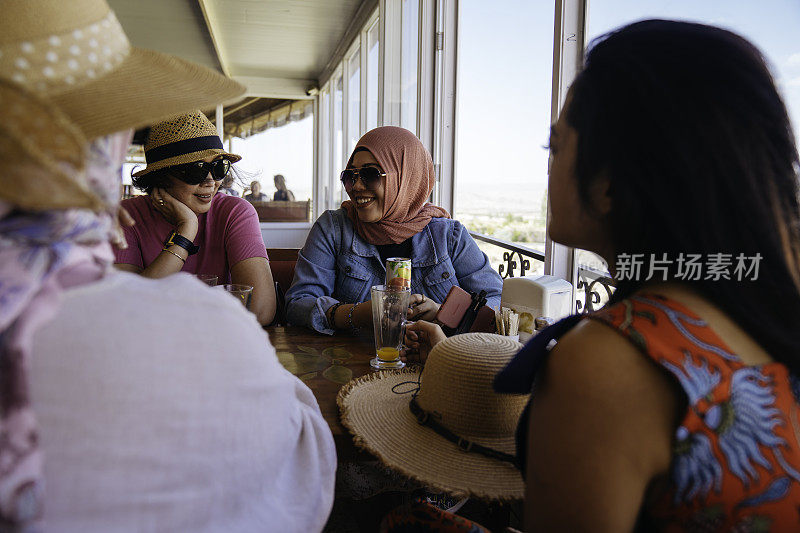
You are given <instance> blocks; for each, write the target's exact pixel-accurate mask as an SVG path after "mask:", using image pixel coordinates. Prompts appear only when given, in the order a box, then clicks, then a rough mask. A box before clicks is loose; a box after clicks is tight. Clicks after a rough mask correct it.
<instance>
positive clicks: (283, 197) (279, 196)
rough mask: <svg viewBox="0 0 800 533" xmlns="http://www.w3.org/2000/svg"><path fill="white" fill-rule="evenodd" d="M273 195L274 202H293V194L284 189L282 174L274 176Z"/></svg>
mask: <svg viewBox="0 0 800 533" xmlns="http://www.w3.org/2000/svg"><path fill="white" fill-rule="evenodd" d="M274 181H275V189H277V190H276V191H275V194H273V195H272V200H273V201H274V202H294V193H293V192H292V191H290V190H289V189H287V188H286V178H284V177H283V175H282V174H275V177H274Z"/></svg>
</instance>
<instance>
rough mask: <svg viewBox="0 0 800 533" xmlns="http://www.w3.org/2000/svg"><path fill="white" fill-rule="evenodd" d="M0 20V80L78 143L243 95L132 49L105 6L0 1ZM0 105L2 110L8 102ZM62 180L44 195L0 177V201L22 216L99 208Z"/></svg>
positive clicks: (97, 0) (192, 69) (201, 71)
mask: <svg viewBox="0 0 800 533" xmlns="http://www.w3.org/2000/svg"><path fill="white" fill-rule="evenodd" d="M3 20H4V21H6V22H7V23H4V24H3V31H2V32H0V78H2V79H4V80H8V81H9V82H11V83H15V84H17V85H19V86H21V87H23V88H24V89H25V90H27V91H29V92H31V93H35V94H36V95H38V97H41V98H44V99H46V101H48V102H51V103H52V104H53V105H54V107H55V108H57V109H58V110H59V112H60V113H62V114H63V115H64V116H66V118H67V119H68V120H69V121H70V122H71V123H72V124H74V125H75V127H76V128H77V130H78V131H79V132H80V134H81V135H82V136H83V137H84V138H85V139H93V138H96V137H100V136H103V135H107V134H109V133H113V132H116V131H121V130H126V129H130V128H138V127H141V126H146V125H148V124H152V123H154V122H156V121H158V120H160V119H163V118H165V117H169V116H173V115H176V114H178V113H185V112H188V111H190V110H192V109H196V108H198V107H203V106H208V105H212V104H217V103H220V102H223V101H226V100H230V99H232V98H235V97H237V96H239V95H241V94H242V93H243V92H244V87H243V86H242V85H240V84H238V83H236V82H234V81H233V80H230V79H228V78H226V77H225V76H222V75H221V74H219V73H217V72H214V71H213V70H210V69H207V68H205V67H201V66H199V65H195V64H193V63H190V62H188V61H184V60H182V59H178V58H176V57H173V56H170V55H166V54H161V53H158V52H153V51H150V50H144V49H140V48H135V47H133V46H131V45H130V42H129V41H128V38H127V37H126V36H125V32H124V31H123V29H122V26H120V24H119V22H118V21H117V18H116V16H115V15H114V12H113V11H111V9H110V8H109V6H108V4H107V3H106V1H105V0H70V1H69V2H64V1H63V0H24V1H14V2H4V3H3ZM0 104H2V106H3V111H4V112H6V111H9V109H7V107H8V105H9V104H8V102H0ZM9 112H10V111H9ZM69 176H73V177H69ZM69 176H61V177H60V178H57V179H54V181H53V182H52V183H49V184H48V186H47V187H46V188H45V187H42V185H41V183H38V184H34V183H33V182H34V181H35V180H25V179H24V176H23V175H20V174H19V173H6V172H0V199H2V200H5V201H7V202H10V203H13V204H14V205H17V206H20V207H22V208H26V209H58V208H65V207H89V208H95V209H99V208H100V205H101V202H100V200H99V199H98V198H97V196H96V195H95V194H94V193H92V191H91V190H89V188H88V187H87V185H86V183H85V180H83V179H81V177H80V176H74V175H73V174H71V173H69Z"/></svg>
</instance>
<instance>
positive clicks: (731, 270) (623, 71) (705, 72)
mask: <svg viewBox="0 0 800 533" xmlns="http://www.w3.org/2000/svg"><path fill="white" fill-rule="evenodd" d="M585 65H586V66H585V67H584V69H583V70H582V71H581V72H580V73H579V74H578V76H577V78H576V79H575V81H574V82H573V84H572V86H571V88H570V90H569V93H568V94H567V98H566V103H565V107H564V109H563V110H562V112H561V116H560V117H559V119H558V122H557V123H556V124H555V126H554V127H553V129H552V133H551V136H550V151H551V154H552V157H553V159H552V163H551V167H550V180H549V185H548V190H549V191H550V205H551V206H552V214H551V218H550V221H549V224H548V232H549V233H550V237H551V238H552V239H553V240H554V241H557V242H560V243H562V244H564V245H566V246H572V247H576V248H583V249H588V250H592V251H594V252H595V253H598V254H600V255H601V256H603V257H604V258H605V259H606V260H607V262H608V264H609V265H610V266H611V268H612V273H614V274H615V278H616V279H617V285H616V291H615V292H614V294H613V296H612V297H611V299H610V301H609V302H608V304H607V305H606V307H605V308H604V309H602V310H600V311H598V312H595V313H592V314H590V315H576V316H573V317H569V318H567V319H564V320H563V321H561V322H558V323H556V324H555V325H553V326H551V327H549V328H547V329H545V330H543V331H542V332H540V333H539V334H538V335H537V336H536V337H534V338H533V339H532V340H531V341H530V342H529V343H528V345H527V346H526V347H525V348H524V349H523V350H522V351H521V352H520V353H519V354H518V355H517V356H516V358H515V359H514V360H513V361H512V362H511V363H510V364H509V365H508V366H507V367H506V368H505V369H504V370H503V371H502V372H501V373H500V374H499V375H498V376H497V378H496V380H495V388H496V389H497V390H498V391H500V392H506V393H520V394H522V393H528V392H530V391H531V390H532V388H533V386H534V383H535V389H534V395H533V399H532V401H531V403H530V404H529V407H528V409H527V412H526V413H525V414H523V416H522V418H521V420H520V423H519V425H520V427H519V428H518V433H517V434H518V441H517V458H518V460H519V461H520V464H521V468H522V472H523V475H525V476H526V481H527V483H526V495H525V530H526V531H598V532H604V531H609V532H610V531H615V532H616V531H632V530H634V529H635V530H637V531H700V530H703V531H747V530H749V531H754V530H757V529H761V528H763V529H764V530H769V531H795V530H797V529H798V515H797V509H798V508H799V507H800V427H798V422H797V421H798V416H800V404H799V403H798V402H800V205H799V204H798V168H799V167H798V163H799V162H798V154H797V148H796V145H795V139H794V133H793V129H792V126H791V124H790V123H789V118H788V115H787V112H786V107H785V106H784V103H783V101H782V100H781V97H780V95H779V93H778V91H777V89H776V87H775V83H774V81H773V78H772V76H771V74H770V72H769V69H768V67H767V65H766V62H765V60H764V58H763V56H762V55H761V52H760V51H759V50H758V49H757V48H756V47H755V46H753V45H752V44H751V43H749V42H748V41H746V40H745V39H744V38H742V37H740V36H738V35H736V34H734V33H731V32H729V31H727V30H723V29H721V28H716V27H712V26H705V25H701V24H693V23H688V22H676V21H666V20H647V21H641V22H637V23H634V24H631V25H629V26H625V27H623V28H621V29H618V30H616V31H613V32H611V33H609V34H608V35H605V36H603V37H601V38H599V39H598V40H597V41H595V42H594V43H593V44H592V45H591V46H590V48H589V51H588V53H587V56H586V61H585ZM644 125H646V126H644ZM640 254H641V255H640ZM692 254H699V255H698V256H697V257H696V258H694V259H692ZM615 258H616V261H615ZM632 258H634V259H635V258H641V260H642V264H641V266H640V270H639V271H638V273H637V272H636V269H634V270H631V269H632V268H634V267H635V265H633V264H632V263H631V259H632ZM698 259H699V263H698ZM691 263H695V264H699V265H700V268H701V269H702V270H700V271H699V274H698V273H697V272H698V271H697V270H696V268H695V267H692V266H691ZM653 267H657V268H658V269H657V270H653ZM663 267H666V268H663ZM653 272H655V275H654V276H649V275H648V273H653ZM414 328H417V330H418V331H417V332H416V334H415V332H414V331H413V329H414ZM435 330H436V327H435V326H433V325H430V324H422V323H418V325H416V326H412V332H411V334H412V337H414V338H412V339H408V340H409V342H410V343H411V344H412V345H413V344H414V342H415V341H417V342H418V341H419V340H422V341H423V342H428V339H430V338H431V334H433V333H434V332H435ZM419 333H422V335H421V338H420V335H419ZM433 336H436V335H433ZM554 339H558V343H557V344H556V345H555V347H554V348H552V349H549V350H548V345H549V344H550V342H551V341H552V340H554ZM417 516H420V514H417ZM407 530H408V529H406V530H404V531H407Z"/></svg>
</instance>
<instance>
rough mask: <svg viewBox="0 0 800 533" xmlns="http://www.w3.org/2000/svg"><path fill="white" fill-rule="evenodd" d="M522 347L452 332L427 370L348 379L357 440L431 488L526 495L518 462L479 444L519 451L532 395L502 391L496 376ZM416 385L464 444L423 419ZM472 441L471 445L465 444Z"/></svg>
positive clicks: (427, 407)
mask: <svg viewBox="0 0 800 533" xmlns="http://www.w3.org/2000/svg"><path fill="white" fill-rule="evenodd" d="M521 347H522V345H521V344H519V343H518V342H515V341H513V340H511V339H509V338H508V337H503V336H500V335H494V334H488V333H467V334H464V335H456V336H454V337H450V338H448V339H446V340H444V341H442V342H440V343H439V344H437V345H436V346H435V347H434V348H433V350H431V353H430V355H429V356H428V360H427V362H426V363H425V367H424V369H423V370H422V371H420V370H419V369H413V368H405V369H403V370H399V371H397V370H394V371H392V370H388V371H382V372H378V373H375V374H370V375H367V376H364V377H361V378H358V379H356V380H353V381H351V382H350V383H348V384H347V385H345V386H344V387H343V388H342V390H341V391H340V392H339V396H338V398H337V402H338V404H339V409H340V414H341V419H342V423H343V424H344V426H345V427H347V428H348V429H349V430H350V431H351V432H352V433H353V436H354V440H355V443H356V445H357V446H359V447H362V448H364V449H366V450H368V451H369V452H370V453H372V454H374V455H375V456H376V457H378V459H380V460H381V461H382V462H383V463H384V464H386V465H387V466H389V467H391V468H392V469H394V470H396V471H398V472H400V473H401V474H403V475H406V476H408V477H410V478H413V479H416V480H418V481H419V482H421V483H422V484H424V485H427V486H429V487H431V488H434V489H436V490H441V491H445V492H448V493H450V494H453V495H455V496H470V497H476V498H480V499H487V500H501V501H510V500H519V499H522V498H523V496H524V491H525V484H524V482H523V480H522V475H521V473H520V471H519V470H518V469H517V467H516V466H514V465H513V464H512V463H511V462H508V461H504V460H500V459H496V458H492V457H488V456H486V455H483V454H480V453H476V452H474V451H472V449H474V448H475V445H479V446H483V447H486V448H489V449H491V450H494V451H497V452H500V453H502V454H505V455H506V456H508V457H509V458H512V457H514V454H515V443H514V434H515V430H516V427H517V423H518V422H519V418H520V415H521V414H522V411H523V409H524V408H525V405H526V403H527V401H528V395H519V394H516V395H513V394H498V393H496V392H494V390H493V388H492V381H493V380H494V376H495V375H496V374H497V373H498V372H499V371H500V370H502V369H503V367H504V366H505V365H506V364H507V363H508V362H509V361H510V360H511V358H512V357H513V356H514V354H516V353H517V352H518V351H519V349H520V348H521ZM417 386H419V390H418V392H417V393H416V402H417V405H418V406H419V408H421V409H422V410H423V411H424V412H427V413H428V417H429V418H430V419H433V420H435V421H436V422H437V423H438V424H439V425H440V426H442V427H444V428H446V429H447V430H448V431H450V432H451V433H452V434H453V435H456V436H458V437H460V438H461V439H463V440H462V441H461V447H459V445H458V444H457V443H456V442H452V441H451V440H448V439H446V438H444V437H443V436H441V435H440V434H439V433H437V432H436V431H435V430H434V429H432V428H431V427H429V426H428V425H423V424H420V423H419V422H418V421H417V416H416V415H415V414H413V413H412V411H411V408H410V406H409V404H410V400H411V399H412V397H413V396H414V394H413V391H414V390H415V389H416V388H417ZM469 443H472V449H471V450H470V451H464V450H463V449H462V448H466V447H469Z"/></svg>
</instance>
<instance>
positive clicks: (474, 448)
mask: <svg viewBox="0 0 800 533" xmlns="http://www.w3.org/2000/svg"><path fill="white" fill-rule="evenodd" d="M408 408H409V410H410V411H411V414H413V415H414V417H415V418H416V419H417V423H418V424H419V425H421V426H427V427H429V428H431V429H432V430H433V431H435V432H436V433H437V434H438V435H440V436H441V437H444V438H445V439H447V440H449V441H450V442H452V443H453V444H455V445H456V446H458V448H459V449H460V450H461V451H464V452H470V453H479V454H481V455H484V456H486V457H489V458H491V459H497V460H499V461H503V462H506V463H511V464H512V465H514V467H515V468H517V469H518V470H519V468H520V463H519V461H517V458H516V457H515V456H513V455H510V454H507V453H505V452H500V451H497V450H493V449H492V448H487V447H486V446H481V445H480V444H478V443H477V442H473V441H470V440H467V439H465V438H463V437H459V436H458V435H456V434H455V433H453V432H452V431H450V430H449V429H447V428H446V427H445V426H443V425H442V424H440V423H439V422H437V421H436V420H434V417H433V416H431V413H429V412H428V411H426V410H425V409H423V408H422V407H420V406H419V403H417V398H416V396H415V397H413V398H411V401H410V402H408Z"/></svg>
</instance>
